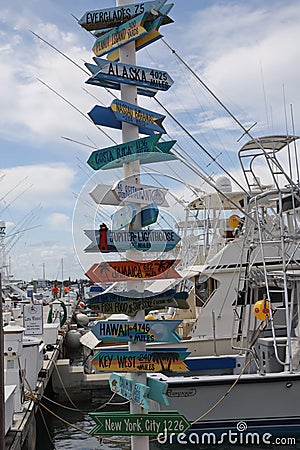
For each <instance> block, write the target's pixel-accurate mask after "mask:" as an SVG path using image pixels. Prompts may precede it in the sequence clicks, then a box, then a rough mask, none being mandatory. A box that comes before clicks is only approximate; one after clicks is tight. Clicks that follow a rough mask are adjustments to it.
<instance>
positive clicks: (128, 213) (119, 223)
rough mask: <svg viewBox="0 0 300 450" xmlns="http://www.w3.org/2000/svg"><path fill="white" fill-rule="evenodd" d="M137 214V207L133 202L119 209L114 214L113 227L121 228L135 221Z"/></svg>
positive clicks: (112, 217) (115, 228) (114, 228)
mask: <svg viewBox="0 0 300 450" xmlns="http://www.w3.org/2000/svg"><path fill="white" fill-rule="evenodd" d="M135 216H136V207H135V205H134V204H133V203H129V204H128V205H125V206H123V207H122V208H120V209H118V211H116V212H115V213H114V214H113V215H112V216H111V219H112V229H113V230H120V229H121V228H124V227H126V226H127V225H129V224H130V223H131V222H133V221H134V219H135Z"/></svg>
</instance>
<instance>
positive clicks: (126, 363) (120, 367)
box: [92, 348, 190, 373]
mask: <svg viewBox="0 0 300 450" xmlns="http://www.w3.org/2000/svg"><path fill="white" fill-rule="evenodd" d="M186 350H187V349H186V348H180V349H178V348H163V349H161V350H160V349H158V350H146V351H134V352H132V351H127V350H126V351H124V350H113V349H111V350H101V351H99V353H97V355H96V356H94V358H93V359H92V364H93V365H94V366H95V368H96V369H97V370H98V371H100V372H149V373H157V372H164V371H165V370H167V371H170V372H188V371H189V369H188V367H187V366H186V364H185V363H184V360H185V358H186V357H187V356H188V355H189V354H190V352H187V351H186Z"/></svg>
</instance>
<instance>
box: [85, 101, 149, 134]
mask: <svg viewBox="0 0 300 450" xmlns="http://www.w3.org/2000/svg"><path fill="white" fill-rule="evenodd" d="M88 116H90V118H91V119H92V121H93V122H94V124H95V125H101V126H103V127H109V128H115V129H117V130H121V129H122V121H121V120H117V119H116V116H115V114H114V113H113V111H112V109H111V108H106V107H105V106H98V105H96V106H94V108H93V109H92V110H91V111H90V112H88ZM139 133H141V134H153V130H150V129H149V128H146V127H143V126H140V127H139Z"/></svg>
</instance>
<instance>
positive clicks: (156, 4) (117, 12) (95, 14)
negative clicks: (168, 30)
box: [78, 0, 167, 31]
mask: <svg viewBox="0 0 300 450" xmlns="http://www.w3.org/2000/svg"><path fill="white" fill-rule="evenodd" d="M166 1H167V0H155V1H148V2H143V3H139V4H134V5H133V4H131V5H123V6H117V7H115V8H108V9H100V10H95V11H87V12H86V13H85V14H84V15H83V16H82V17H81V19H80V20H79V22H78V23H79V24H80V25H81V26H82V27H83V28H85V29H86V30H89V31H91V30H101V29H105V28H112V27H117V26H119V25H121V24H122V23H124V22H126V21H128V20H130V19H133V18H134V17H136V16H138V15H139V14H143V13H145V12H150V11H151V10H152V9H154V10H156V11H157V10H159V9H160V8H161V7H162V6H163V5H164V4H165V3H166Z"/></svg>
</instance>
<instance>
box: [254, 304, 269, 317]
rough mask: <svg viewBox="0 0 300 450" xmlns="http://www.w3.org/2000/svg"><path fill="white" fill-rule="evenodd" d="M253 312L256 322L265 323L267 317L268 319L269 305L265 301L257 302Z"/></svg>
mask: <svg viewBox="0 0 300 450" xmlns="http://www.w3.org/2000/svg"><path fill="white" fill-rule="evenodd" d="M253 310H254V315H255V317H256V318H257V319H258V320H262V321H265V320H266V318H267V317H268V318H269V317H270V303H269V302H268V301H267V300H258V301H257V302H256V303H255V304H254V309H253Z"/></svg>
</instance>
